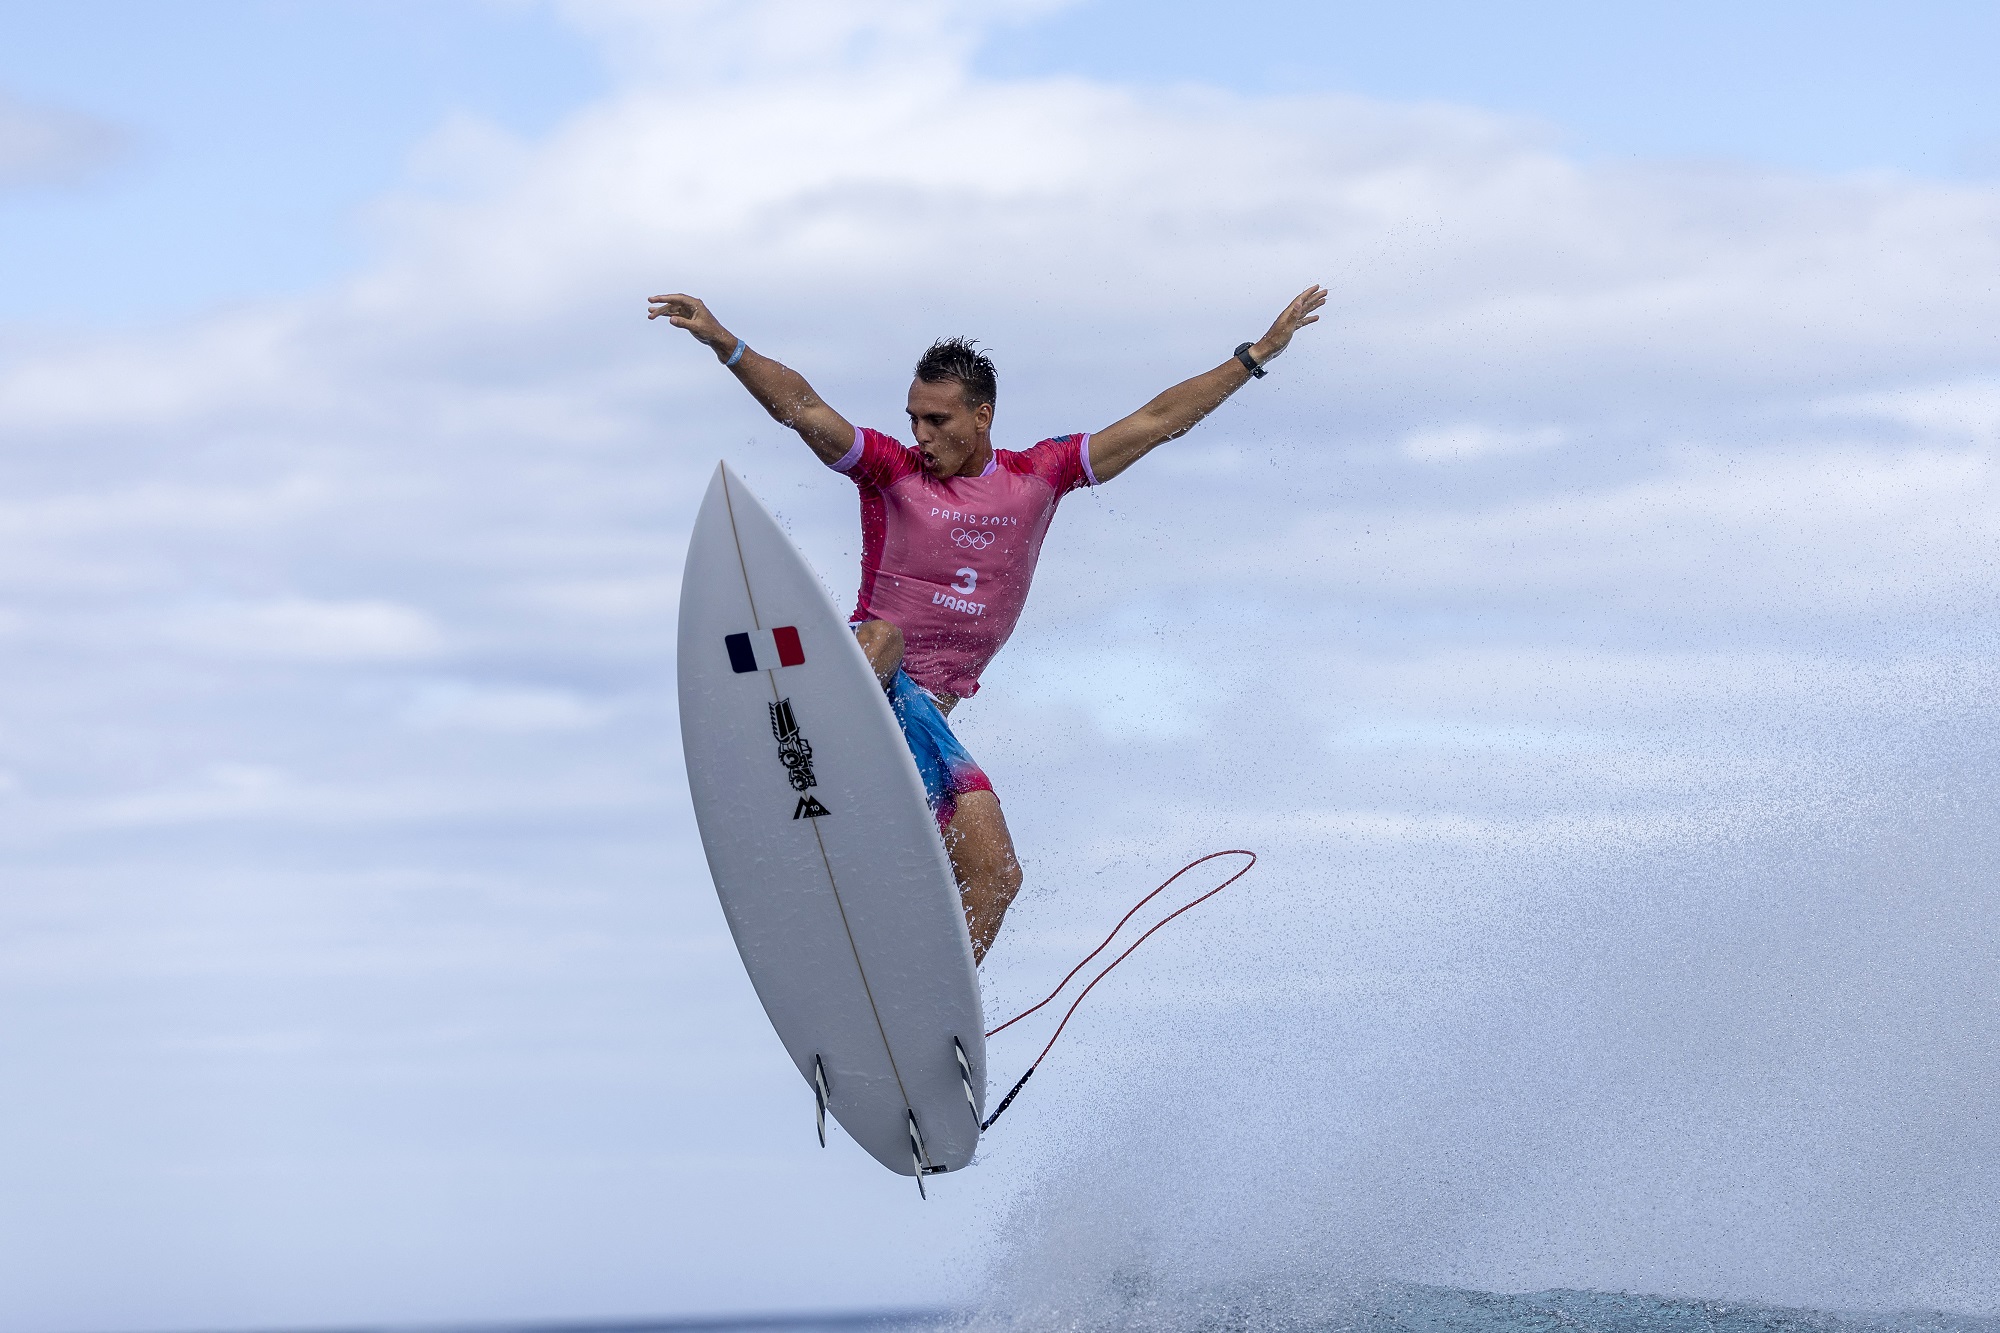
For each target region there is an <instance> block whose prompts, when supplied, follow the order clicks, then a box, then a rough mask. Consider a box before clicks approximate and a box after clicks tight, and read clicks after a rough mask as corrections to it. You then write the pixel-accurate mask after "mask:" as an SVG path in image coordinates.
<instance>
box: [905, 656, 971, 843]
mask: <svg viewBox="0 0 2000 1333" xmlns="http://www.w3.org/2000/svg"><path fill="white" fill-rule="evenodd" d="M889 707H891V708H893V709H894V710H895V711H896V721H897V722H898V723H900V724H901V725H902V728H903V740H904V742H905V743H906V744H907V745H908V746H909V747H910V757H911V758H912V759H914V760H916V761H917V773H918V775H919V776H921V777H922V778H923V780H924V800H926V801H927V802H929V803H930V807H931V813H932V814H934V815H936V816H937V822H938V830H939V831H940V832H942V831H943V830H944V829H946V828H948V827H950V825H951V821H952V818H953V816H955V815H956V814H957V813H958V798H959V797H961V796H963V795H965V793H967V792H969V791H992V790H993V783H992V780H991V779H989V778H988V777H987V776H986V774H985V773H984V772H983V771H981V769H980V767H979V765H978V764H976V763H974V762H973V759H972V756H971V755H969V754H967V753H966V752H965V747H964V746H963V745H961V744H959V742H958V737H956V736H954V735H952V734H951V727H950V726H949V725H948V724H947V723H946V722H945V720H944V711H943V710H942V709H940V708H939V707H938V706H937V700H935V699H933V698H931V696H930V691H928V690H926V689H925V688H924V687H923V686H921V685H919V684H917V682H915V681H914V680H911V679H910V678H909V676H908V675H907V674H906V673H905V672H904V671H903V670H902V668H900V667H898V668H897V669H896V678H895V679H894V680H892V681H890V682H889Z"/></svg>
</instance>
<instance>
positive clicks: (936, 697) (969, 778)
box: [646, 286, 1326, 961]
mask: <svg viewBox="0 0 2000 1333" xmlns="http://www.w3.org/2000/svg"><path fill="white" fill-rule="evenodd" d="M1324 304H1326V292H1325V291H1324V289H1322V288H1320V287H1318V286H1312V287H1308V288H1307V289H1306V290H1305V291H1303V292H1300V293H1299V294H1298V296H1296V297H1294V298H1293V300H1292V302H1291V304H1289V305H1287V306H1286V307H1285V308H1284V310H1283V311H1282V312H1281V313H1280V314H1279V315H1278V318H1277V319H1276V320H1275V321H1274V322H1273V323H1272V325H1271V327H1270V329H1269V331H1267V332H1266V333H1265V334H1264V336H1263V337H1262V338H1259V339H1258V340H1257V341H1256V342H1254V343H1244V344H1243V345H1241V346H1240V347H1238V348H1237V349H1236V351H1235V353H1234V354H1233V355H1231V356H1230V357H1228V358H1227V359H1226V360H1224V361H1223V362H1222V364H1220V365H1218V366H1216V367H1215V368H1214V369H1213V370H1208V371H1204V372H1203V373H1202V374H1199V375H1196V376H1195V377H1194V378H1193V379H1190V380H1184V381H1182V382H1181V383H1179V384H1176V385H1175V386H1173V387H1172V388H1171V389H1168V390H1167V391H1166V392H1164V393H1162V394H1160V395H1158V396H1157V397H1155V398H1154V399H1153V400H1152V401H1151V402H1149V403H1147V404H1146V405H1145V406H1144V407H1142V408H1140V409H1139V410H1138V411H1136V412H1134V413H1132V414H1131V415H1130V416H1127V417H1124V418H1122V419H1121V420H1118V421H1116V422H1113V423H1112V424H1111V425H1109V426H1106V427H1105V428H1104V429H1103V430H1100V431H1094V432H1089V431H1086V432H1081V433H1077V434H1072V435H1057V436H1053V437H1051V438H1049V439H1046V440H1043V441H1041V442H1040V443H1039V444H1036V445H1034V446H1032V447H1030V448H1027V449H1023V450H1019V451H1015V450H1010V449H995V448H994V447H993V439H992V428H993V410H994V405H995V402H996V400H997V390H998V379H997V376H996V374H995V372H994V367H993V362H992V359H991V358H990V357H988V356H987V355H986V354H985V353H984V352H981V351H980V350H979V349H978V348H977V347H975V346H974V345H973V344H972V343H970V342H968V341H966V340H965V339H963V338H945V339H940V340H939V341H938V342H936V343H933V344H932V345H931V346H930V348H929V349H928V350H926V351H925V352H924V354H923V356H922V357H921V358H919V360H918V361H917V368H916V377H915V378H914V379H913V380H912V381H911V383H910V393H909V401H908V411H909V417H910V433H911V434H912V435H913V436H915V438H916V441H917V442H916V445H915V447H911V446H907V445H904V444H901V443H899V442H898V441H897V440H895V439H894V438H892V437H891V436H889V435H886V434H884V433H882V432H881V431H876V430H869V429H867V428H865V427H861V426H854V425H850V424H849V423H848V421H847V420H846V418H844V417H842V416H841V415H840V413H838V412H836V411H834V410H833V409H832V408H831V407H829V406H827V404H826V402H825V401H824V400H823V399H821V398H820V396H819V395H818V394H817V393H815V392H813V388H812V386H811V385H810V384H808V383H806V380H805V377H804V376H802V375H800V374H799V373H798V372H797V371H795V370H792V369H790V368H789V367H787V366H784V365H782V364H780V363H779V362H777V361H774V360H772V359H771V358H770V357H767V356H763V355H761V354H759V353H758V352H755V351H753V350H751V348H750V347H749V346H748V345H747V344H745V342H744V341H743V340H742V339H741V338H738V337H737V336H736V335H735V334H733V333H731V332H729V330H727V329H725V328H724V327H723V326H722V324H721V322H720V321H719V320H717V319H716V318H715V316H714V315H712V314H710V313H709V310H708V307H707V306H705V305H703V304H702V303H701V301H699V300H697V299H696V298H694V297H692V296H686V295H682V294H679V293H673V294H669V295H665V296H655V297H653V298H651V300H650V301H649V302H648V305H647V311H646V317H647V318H648V319H658V318H661V317H665V318H666V319H667V321H668V322H669V323H671V324H673V325H674V327H676V328H680V329H686V330H687V331H688V332H689V333H691V334H693V335H694V337H695V339H696V340H697V341H699V342H701V343H703V344H705V345H707V346H708V347H709V348H710V349H711V350H713V351H714V353H715V356H716V359H717V360H718V361H721V362H722V363H723V365H724V366H726V367H727V368H728V369H729V370H730V371H732V372H733V373H734V374H735V376H736V378H737V379H738V380H739V381H740V382H741V383H742V385H743V387H744V388H745V389H747V390H749V392H750V396H751V397H753V398H755V399H756V400H757V401H758V403H760V404H761V405H762V406H763V408H764V410H765V411H767V412H769V413H770V414H771V416H772V417H773V418H774V419H776V420H777V421H778V422H779V423H780V424H781V425H784V426H786V427H789V428H790V429H792V430H794V431H797V432H798V434H799V437H800V438H801V439H803V440H804V441H805V442H806V444H807V446H808V447H810V448H811V449H812V451H813V453H814V454H816V455H818V457H819V459H820V461H821V462H823V463H825V464H826V465H827V466H828V467H831V468H832V469H834V471H836V472H841V473H844V474H846V475H847V477H848V478H849V479H851V480H852V481H853V482H854V483H855V485H856V486H857V487H858V488H859V489H860V492H861V591H860V594H859V596H858V597H857V598H856V599H855V606H854V614H853V615H852V616H851V617H850V621H851V625H852V628H853V629H854V632H855V634H856V635H857V636H858V638H859V639H860V642H861V647H862V649H863V650H864V651H865V652H866V653H867V654H868V661H869V664H870V665H871V666H873V667H874V669H875V674H876V676H877V678H878V679H880V680H881V682H882V687H883V689H884V690H885V691H887V693H888V695H889V701H890V704H891V706H892V707H893V708H894V709H895V713H896V720H897V721H898V722H899V723H901V724H902V728H903V735H904V738H905V739H906V740H907V741H908V742H909V746H910V753H911V755H912V757H914V758H915V759H916V762H917V771H918V772H919V773H920V774H921V775H922V777H923V781H924V793H925V796H926V797H927V798H928V799H929V801H930V805H931V809H932V810H933V811H934V812H935V814H936V816H937V821H938V829H939V831H940V832H941V833H942V835H943V837H944V845H945V850H946V852H947V853H948V854H949V856H950V858H951V868H952V874H953V875H954V877H955V878H956V879H957V880H958V888H959V894H960V897H961V898H962V899H963V902H964V905H965V919H966V925H967V927H968V929H969V930H970V931H971V935H972V950H973V955H974V957H975V958H976V959H978V960H981V961H983V960H984V959H985V957H986V951H987V949H988V948H990V947H991V946H992V944H993V939H994V936H995V935H996V934H998V933H999V930H1000V922H1001V919H1002V918H1003V917H1004V916H1005V915H1006V912H1007V908H1008V906H1009V905H1010V904H1011V903H1012V902H1013V901H1014V896H1015V895H1016V894H1017V893H1019V892H1020V889H1021V865H1020V862H1019V860H1017V859H1016V857H1015V855H1014V839H1013V836H1012V835H1011V834H1010V833H1009V832H1008V830H1007V820H1006V817H1005V816H1004V815H1003V814H1002V813H1001V810H1000V799H999V797H998V796H997V795H996V794H995V793H994V791H993V784H992V782H991V781H989V780H988V779H987V777H986V774H985V773H983V772H981V771H980V768H979V765H978V764H977V763H975V762H973V759H972V756H971V755H969V754H967V753H966V750H965V747H964V746H963V745H960V744H959V742H958V738H957V737H956V736H954V735H953V734H952V731H951V727H950V725H949V724H948V723H947V722H946V717H947V716H948V715H949V714H950V712H951V710H952V709H953V708H955V707H956V706H957V705H958V702H959V700H961V699H966V698H970V697H971V696H972V695H973V694H975V693H977V692H978V689H979V676H980V673H981V672H983V671H984V670H985V669H986V664H987V663H988V662H990V661H991V660H992V659H993V656H994V654H995V653H997V652H999V651H1000V647H1001V645H1002V644H1004V643H1006V641H1007V637H1008V635H1009V634H1011V633H1012V632H1013V629H1014V623H1015V621H1016V620H1018V619H1019V618H1020V615H1021V608H1022V606H1023V605H1024V604H1025V603H1026V601H1027V596H1028V585H1029V583H1030V581H1031V580H1032V579H1033V578H1034V573H1035V562H1036V560H1037V559H1038V558H1039V557H1040V555H1041V550H1042V538H1043V536H1044V535H1045V534H1046V533H1047V532H1048V527H1049V522H1050V520H1051V519H1052V518H1054V516H1055V510H1056V505H1057V503H1058V502H1059V501H1060V500H1061V499H1062V497H1063V496H1065V495H1067V494H1068V493H1069V492H1070V491H1073V490H1075V489H1077V488H1078V487H1080V486H1096V485H1100V484H1102V483H1104V482H1107V481H1109V480H1111V479H1112V478H1113V477H1115V476H1117V475H1118V474H1119V473H1121V472H1123V471H1124V470H1125V469H1126V468H1128V467H1131V466H1132V464H1134V463H1136V462H1138V461H1139V460H1140V459H1141V458H1144V457H1145V456H1146V455H1147V454H1148V453H1150V452H1152V450H1154V449H1155V448H1157V447H1158V446H1160V445H1162V444H1165V443H1166V442H1167V441H1168V440H1171V439H1175V438H1177V437H1179V436H1181V435H1185V434H1186V433H1187V432H1188V431H1190V430H1192V429H1193V428H1194V426H1195V424H1196V423H1197V422H1199V421H1200V420H1201V419H1202V418H1203V417H1205V416H1207V415H1208V414H1209V413H1210V412H1213V411H1214V410H1215V409H1216V408H1218V407H1220V406H1221V405H1222V402H1223V400H1224V399H1226V398H1228V397H1229V395H1231V394H1232V393H1234V392H1236V391H1237V390H1238V389H1240V388H1242V387H1243V386H1244V385H1245V384H1247V383H1249V381H1250V379H1251V378H1252V377H1253V376H1254V377H1257V378H1262V377H1263V375H1264V373H1265V372H1264V367H1265V365H1267V364H1268V363H1269V362H1270V361H1271V360H1272V358H1274V357H1276V356H1277V355H1278V354H1279V353H1280V352H1283V351H1284V350H1285V348H1286V347H1287V346H1289V345H1290V344H1291V341H1292V335H1293V334H1295V333H1297V332H1298V331H1299V330H1300V329H1302V328H1304V327H1305V326H1306V325H1308V324H1312V323H1316V322H1317V321H1318V319H1319V316H1318V315H1317V314H1315V313H1314V312H1315V311H1317V310H1318V309H1319V308H1320V307H1321V306H1322V305H1324Z"/></svg>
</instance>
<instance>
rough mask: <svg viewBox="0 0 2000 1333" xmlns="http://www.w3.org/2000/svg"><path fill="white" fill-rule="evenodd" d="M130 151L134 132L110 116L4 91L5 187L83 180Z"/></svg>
mask: <svg viewBox="0 0 2000 1333" xmlns="http://www.w3.org/2000/svg"><path fill="white" fill-rule="evenodd" d="M130 151H131V138H130V136H129V135H128V134H127V133H126V132H125V131H124V130H123V129H121V128H119V127H118V126H116V125H113V124H111V123H110V122H109V121H105V120H100V119H98V118H97V117H95V116H88V115H83V114H81V113H79V112H75V111H63V110H57V109H54V108H49V107H36V106H30V105H28V104H26V103H24V102H21V101H18V100H16V99H15V98H12V97H9V96H8V95H7V94H6V93H4V92H0V190H6V189H20V188H25V187H29V186H75V185H81V184H83V183H85V182H87V181H89V180H92V179H94V178H96V177H98V176H100V175H102V174H103V173H104V172H106V171H107V170H109V169H110V168H112V167H114V166H116V165H117V164H118V163H119V162H120V161H121V160H122V159H124V158H125V157H126V156H127V155H128V154H129V153H130Z"/></svg>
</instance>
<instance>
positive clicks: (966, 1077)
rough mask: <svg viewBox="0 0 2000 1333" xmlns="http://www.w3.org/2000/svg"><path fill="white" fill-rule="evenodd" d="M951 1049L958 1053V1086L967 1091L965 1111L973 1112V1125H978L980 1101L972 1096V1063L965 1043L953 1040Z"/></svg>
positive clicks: (982, 1127)
mask: <svg viewBox="0 0 2000 1333" xmlns="http://www.w3.org/2000/svg"><path fill="white" fill-rule="evenodd" d="M951 1048H952V1049H953V1050H954V1051H957V1052H958V1085H959V1086H960V1087H962V1088H964V1089H965V1109H966V1110H968V1111H970V1112H972V1123H973V1124H975V1125H978V1124H979V1101H978V1099H977V1098H975V1097H974V1096H973V1095H972V1062H971V1061H970V1060H967V1059H966V1058H965V1043H963V1042H961V1041H960V1040H959V1039H958V1038H957V1037H953V1038H952V1039H951ZM980 1128H981V1129H984V1128H985V1126H984V1125H980Z"/></svg>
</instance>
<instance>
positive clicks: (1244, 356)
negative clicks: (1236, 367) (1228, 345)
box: [1236, 343, 1267, 380]
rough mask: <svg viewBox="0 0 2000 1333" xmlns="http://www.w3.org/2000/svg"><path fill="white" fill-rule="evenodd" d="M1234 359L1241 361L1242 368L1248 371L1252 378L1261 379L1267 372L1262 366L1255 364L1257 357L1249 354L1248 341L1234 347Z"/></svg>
mask: <svg viewBox="0 0 2000 1333" xmlns="http://www.w3.org/2000/svg"><path fill="white" fill-rule="evenodd" d="M1236 359H1237V360H1238V361H1241V362H1242V363H1243V368H1244V369H1245V370H1247V371H1249V372H1250V378H1251V379H1253V380H1261V379H1263V378H1264V376H1265V374H1266V373H1267V372H1266V371H1265V369H1264V368H1263V367H1262V366H1260V365H1258V364H1257V359H1256V358H1255V357H1253V356H1251V355H1250V344H1249V343H1244V344H1243V345H1241V346H1240V347H1238V348H1237V349H1236Z"/></svg>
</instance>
